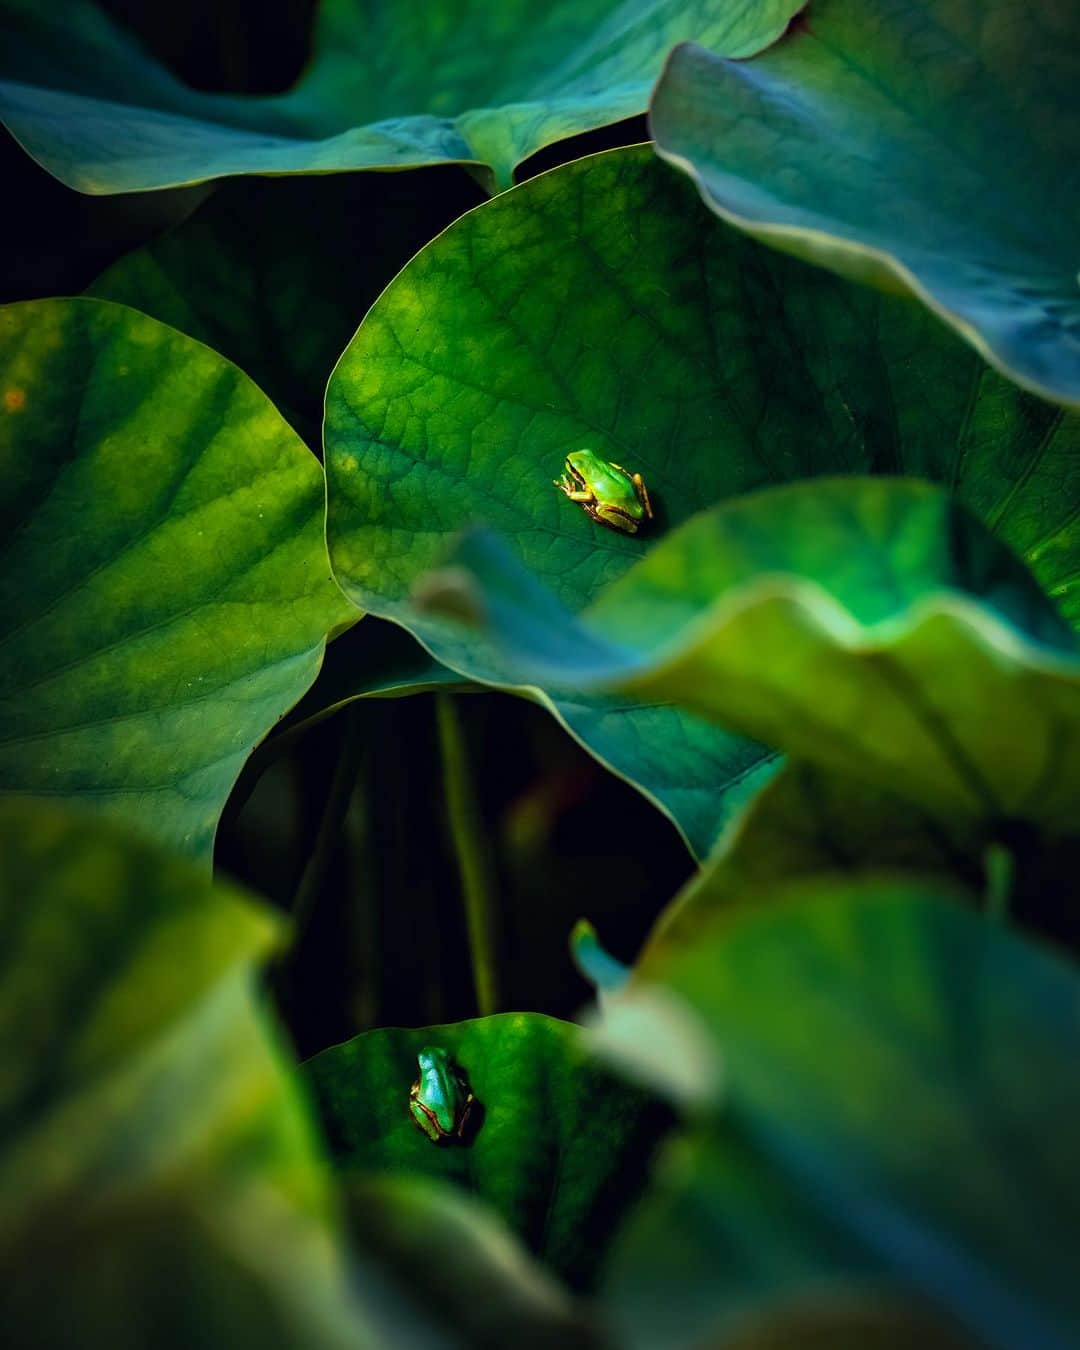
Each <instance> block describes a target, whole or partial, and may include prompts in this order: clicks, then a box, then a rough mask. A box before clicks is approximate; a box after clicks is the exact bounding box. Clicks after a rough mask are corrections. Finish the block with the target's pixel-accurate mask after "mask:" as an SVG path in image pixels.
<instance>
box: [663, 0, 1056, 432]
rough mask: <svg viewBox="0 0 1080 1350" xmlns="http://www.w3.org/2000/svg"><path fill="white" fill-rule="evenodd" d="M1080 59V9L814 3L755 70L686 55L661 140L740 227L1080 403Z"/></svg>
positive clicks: (671, 76)
mask: <svg viewBox="0 0 1080 1350" xmlns="http://www.w3.org/2000/svg"><path fill="white" fill-rule="evenodd" d="M1078 43H1080V10H1078V8H1077V6H1076V4H1075V3H1074V2H1073V0H1036V3H1032V2H1031V0H995V2H994V4H993V5H992V6H991V7H986V6H983V5H972V4H970V3H969V0H884V2H883V3H878V4H876V5H874V7H873V9H872V10H871V11H868V10H867V8H866V6H865V5H863V4H861V3H859V0H813V3H812V4H811V5H810V6H809V8H808V10H807V11H806V14H805V15H804V16H803V17H802V18H800V20H799V21H798V22H796V23H795V24H793V25H792V26H791V28H790V29H789V31H788V32H787V33H786V34H785V35H784V36H783V37H782V38H781V39H780V41H778V42H777V43H776V44H775V45H774V46H773V47H771V48H770V49H769V50H768V51H767V52H765V53H763V54H762V55H760V56H758V57H757V58H756V59H754V60H753V61H749V62H741V61H732V60H729V59H726V56H727V54H726V53H721V54H719V55H714V54H713V53H711V52H709V51H705V50H702V49H701V48H700V47H697V46H693V45H688V46H683V47H680V48H678V49H677V50H676V51H675V52H674V53H673V54H672V57H671V59H670V60H669V62H668V65H667V68H666V70H665V72H664V75H663V78H662V79H661V81H660V83H659V85H658V86H657V89H656V92H655V94H654V96H653V104H652V114H651V125H652V132H653V135H654V136H655V138H656V143H657V149H658V151H659V153H660V154H661V155H663V156H664V157H665V158H666V159H669V160H670V161H671V162H672V163H673V164H676V165H677V166H678V167H680V168H682V169H685V170H686V171H687V172H688V173H689V174H690V175H691V176H692V178H693V179H694V180H695V182H696V183H697V184H698V186H699V188H700V190H701V193H702V196H703V197H704V198H705V200H706V201H707V202H708V203H709V205H710V206H711V207H712V208H713V209H714V210H715V211H716V212H717V213H718V214H720V215H722V216H723V217H724V219H725V220H728V221H730V222H732V223H734V224H736V225H739V226H740V227H742V228H743V229H746V230H748V231H749V232H750V233H751V234H754V235H756V236H757V237H758V238H759V239H763V240H766V241H767V242H769V243H772V244H774V245H775V246H776V247H778V248H782V249H784V250H786V251H788V252H792V253H796V254H799V255H800V256H802V257H805V258H809V259H811V260H812V261H814V262H817V263H821V264H823V265H824V266H826V267H830V268H834V269H835V270H837V271H839V272H842V273H844V274H845V275H848V276H854V277H856V278H858V279H861V280H869V281H872V282H875V283H877V284H879V285H884V286H886V287H889V288H893V289H895V288H897V287H900V288H906V289H908V290H910V291H911V292H912V293H914V294H915V295H917V296H919V297H920V299H922V300H924V301H925V302H926V303H927V304H928V305H930V306H931V308H932V309H933V310H934V311H935V313H937V314H939V315H940V316H941V317H942V318H944V319H945V320H946V321H947V322H948V323H950V324H952V326H953V327H954V328H955V329H956V330H957V331H958V332H960V333H961V334H962V335H963V336H964V337H965V338H966V339H967V340H968V341H969V342H971V343H972V344H973V345H974V346H975V347H976V348H977V349H978V350H979V351H980V352H982V353H983V355H985V356H986V357H987V359H988V360H990V361H992V362H993V363H994V365H996V366H998V367H999V369H1001V370H1004V371H1005V372H1006V373H1007V374H1009V375H1010V376H1012V377H1013V378H1014V379H1017V380H1019V381H1020V382H1021V383H1022V384H1025V385H1027V386H1028V387H1029V388H1031V389H1034V390H1036V391H1038V392H1041V393H1043V394H1045V395H1047V396H1048V397H1051V398H1055V399H1059V400H1061V401H1062V402H1063V403H1068V404H1072V405H1073V406H1077V405H1080V291H1078V289H1077V286H1078V272H1077V266H1078V261H1080V260H1078V256H1077V250H1076V239H1077V235H1078V233H1080V176H1078V175H1077V173H1076V172H1075V165H1076V163H1077V161H1078V160H1080V101H1078V100H1077V97H1076V58H1075V53H1076V48H1077V45H1078ZM704 45H705V46H708V45H709V44H708V43H706V44H704Z"/></svg>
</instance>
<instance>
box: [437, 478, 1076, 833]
mask: <svg viewBox="0 0 1080 1350" xmlns="http://www.w3.org/2000/svg"><path fill="white" fill-rule="evenodd" d="M431 589H432V595H433V599H434V598H436V597H437V598H438V602H439V603H440V605H443V606H446V605H447V604H448V603H450V601H451V600H452V601H453V603H454V604H456V605H457V606H459V607H468V606H472V607H473V609H474V611H475V619H476V620H477V621H478V622H479V623H481V624H485V623H486V630H487V631H488V633H489V634H491V635H493V636H495V637H497V638H498V639H499V640H500V641H501V644H502V650H503V653H504V656H505V658H506V659H507V661H508V662H509V663H510V666H511V668H512V669H514V670H516V671H517V672H518V673H519V676H520V678H523V679H535V680H537V681H539V682H551V683H555V682H558V683H561V684H565V685H572V684H576V685H577V686H578V687H579V688H582V689H595V688H618V689H620V690H622V691H624V692H627V693H633V692H639V693H640V694H642V695H643V696H645V697H653V698H667V699H671V700H672V701H674V702H676V703H678V704H681V705H683V706H686V707H689V708H692V709H695V710H697V711H700V712H701V713H703V714H705V715H707V716H711V717H715V718H716V719H717V720H718V721H721V722H723V723H724V724H725V725H728V726H731V727H734V728H736V729H738V730H740V731H743V732H744V733H745V734H747V735H751V736H755V737H759V738H760V739H762V740H763V741H766V742H768V743H769V744H772V745H775V746H777V747H778V748H780V749H781V750H784V751H785V752H787V753H789V754H791V755H793V756H794V757H795V758H797V759H802V760H806V761H808V762H810V763H813V764H817V765H820V766H822V767H824V768H827V769H829V770H831V771H834V772H836V773H840V774H844V775H848V776H850V777H852V778H855V779H860V780H862V781H864V782H866V783H868V784H869V785H871V786H872V787H875V788H877V789H879V790H882V791H886V792H891V793H893V794H895V795H896V796H897V797H900V798H901V799H904V800H906V801H908V802H911V803H913V804H914V805H915V806H917V807H920V808H922V809H924V810H926V811H927V812H928V813H929V814H931V815H940V816H942V817H944V818H946V819H949V820H952V821H954V822H956V823H957V824H958V825H959V826H960V827H962V826H963V823H964V822H969V821H970V822H980V823H982V824H986V825H993V826H997V827H1003V826H1005V824H1006V823H1007V822H1008V823H1015V822H1032V823H1034V824H1035V825H1037V826H1041V827H1044V828H1046V829H1047V830H1050V831H1061V832H1068V831H1075V829H1076V803H1077V801H1078V800H1080V650H1078V647H1077V643H1076V641H1075V638H1074V636H1073V634H1072V632H1071V630H1070V629H1069V628H1068V627H1067V626H1066V625H1065V623H1064V622H1063V621H1062V619H1061V618H1060V617H1059V616H1058V615H1057V613H1056V612H1055V611H1054V609H1053V607H1052V606H1051V605H1050V604H1049V602H1048V601H1047V600H1046V599H1045V597H1044V596H1043V595H1042V594H1041V593H1040V591H1039V588H1038V586H1037V585H1036V583H1035V582H1034V580H1033V579H1032V577H1031V575H1030V574H1029V573H1028V572H1027V571H1025V569H1024V568H1023V567H1022V566H1021V565H1020V564H1019V563H1018V561H1017V560H1016V559H1015V557H1013V556H1012V555H1011V554H1010V553H1009V552H1008V551H1007V550H1005V549H1003V548H1001V546H1000V545H999V544H997V542H996V541H995V540H994V539H993V538H992V537H991V536H990V535H989V534H988V533H986V532H985V531H984V530H983V529H982V528H981V527H980V526H979V525H978V522H977V521H976V520H975V519H974V518H973V517H972V516H970V515H968V513H967V512H966V511H965V510H963V509H962V508H960V507H958V506H957V505H956V504H955V503H954V502H952V501H951V500H950V498H949V497H948V496H947V495H946V494H945V493H944V492H943V491H941V490H940V489H939V488H936V487H932V486H931V485H929V484H926V483H920V482H915V481H910V480H892V481H888V480H882V479H872V478H847V479H840V478H837V479H830V480H825V481H819V482H814V483H800V484H791V485H787V486H785V487H780V488H774V489H771V490H769V491H766V492H761V493H757V494H754V495H752V496H750V497H747V498H743V499H741V500H737V501H732V502H727V503H725V504H723V505H722V506H719V507H715V508H713V509H712V510H710V511H706V512H702V513H701V515H699V516H698V517H697V518H696V519H694V520H691V521H689V522H687V524H686V525H684V526H683V527H682V528H681V529H679V530H677V531H674V532H673V533H672V534H670V535H669V536H668V537H667V538H666V539H664V540H663V541H662V542H661V543H660V544H658V545H657V546H656V547H655V548H654V549H653V550H652V552H651V553H650V554H649V555H648V556H647V557H646V558H645V559H643V560H642V561H641V562H639V563H638V564H637V566H636V567H634V568H633V569H631V571H629V572H628V573H627V574H626V575H625V576H624V577H623V578H621V579H620V580H619V581H617V582H614V583H613V584H612V585H611V586H609V587H608V588H607V590H606V591H604V592H603V593H601V595H600V596H599V597H598V598H597V599H596V601H595V602H594V603H593V605H592V606H591V607H590V609H589V610H588V611H586V613H585V615H583V616H582V620H578V619H576V618H574V617H573V616H571V615H570V614H568V613H567V612H566V611H565V610H563V609H561V608H560V607H559V606H558V604H557V603H556V602H555V600H554V598H553V597H552V596H551V595H550V593H549V592H547V591H545V590H544V589H543V588H541V587H539V586H538V585H537V583H536V582H535V580H534V579H532V578H531V577H530V576H529V574H528V573H526V572H524V571H523V569H521V568H520V567H517V566H516V565H515V563H514V560H513V559H512V558H510V557H509V556H508V554H507V553H506V551H505V550H504V549H503V548H501V547H499V546H498V544H497V541H496V540H494V539H493V538H491V537H490V536H487V535H485V534H482V533H481V534H476V535H473V536H471V537H469V538H468V539H467V540H466V541H464V542H463V544H462V546H461V548H460V549H459V552H458V554H457V561H456V566H455V567H454V569H453V570H452V571H449V572H448V573H447V582H446V586H445V590H446V594H444V595H442V596H439V595H438V591H437V589H436V588H435V587H434V586H433V587H432V588H431Z"/></svg>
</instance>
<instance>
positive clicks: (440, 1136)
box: [409, 1045, 474, 1144]
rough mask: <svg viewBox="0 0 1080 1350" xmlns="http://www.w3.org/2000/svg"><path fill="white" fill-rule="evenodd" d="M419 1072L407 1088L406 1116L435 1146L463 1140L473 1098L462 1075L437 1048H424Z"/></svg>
mask: <svg viewBox="0 0 1080 1350" xmlns="http://www.w3.org/2000/svg"><path fill="white" fill-rule="evenodd" d="M416 1062H417V1064H418V1065H419V1066H420V1073H419V1076H418V1077H417V1080H416V1082H415V1083H414V1084H413V1085H412V1087H411V1088H410V1089H409V1113H410V1114H411V1116H412V1118H413V1120H414V1121H415V1122H416V1124H417V1125H418V1126H419V1127H420V1129H422V1130H423V1131H424V1133H425V1134H426V1135H427V1137H428V1138H429V1139H430V1140H431V1141H432V1143H434V1144H441V1143H443V1141H444V1140H447V1139H449V1138H451V1136H453V1135H456V1136H457V1137H458V1138H459V1139H462V1138H464V1135H465V1127H466V1125H467V1124H468V1120H469V1116H470V1114H471V1112H472V1106H473V1101H474V1098H473V1095H472V1093H471V1092H470V1090H469V1085H468V1083H467V1082H466V1080H465V1076H464V1074H462V1073H461V1071H460V1070H459V1069H456V1068H455V1067H454V1065H453V1063H452V1061H451V1059H450V1055H449V1053H448V1052H447V1051H446V1050H443V1049H442V1048H441V1047H440V1046H437V1045H425V1046H424V1048H423V1049H422V1050H421V1051H420V1053H419V1054H418V1055H417V1056H416Z"/></svg>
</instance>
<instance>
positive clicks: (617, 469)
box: [553, 450, 652, 534]
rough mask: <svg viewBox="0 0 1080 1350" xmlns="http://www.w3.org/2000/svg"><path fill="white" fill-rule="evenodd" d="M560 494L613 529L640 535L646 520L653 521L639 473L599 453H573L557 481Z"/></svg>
mask: <svg viewBox="0 0 1080 1350" xmlns="http://www.w3.org/2000/svg"><path fill="white" fill-rule="evenodd" d="M553 481H554V483H555V486H556V487H557V488H558V489H559V491H560V492H565V493H566V495H567V496H568V497H569V498H570V500H571V501H572V502H578V503H580V505H581V508H582V510H583V511H584V512H585V514H586V515H589V516H592V518H593V520H599V521H600V522H601V523H602V524H604V525H610V526H611V528H612V529H613V530H622V531H624V532H625V533H626V534H637V531H638V526H639V525H640V524H641V522H642V521H643V520H646V519H648V520H652V504H651V503H650V501H649V490H648V488H646V486H645V481H644V479H643V478H642V476H641V474H639V473H628V472H627V471H626V469H624V468H623V467H622V466H621V465H619V464H612V463H611V461H610V460H606V459H602V458H601V457H600V456H599V455H598V454H597V453H596V451H595V450H573V451H571V453H570V454H569V455H567V456H566V471H565V472H564V474H563V476H562V478H561V479H558V478H556V479H554V480H553Z"/></svg>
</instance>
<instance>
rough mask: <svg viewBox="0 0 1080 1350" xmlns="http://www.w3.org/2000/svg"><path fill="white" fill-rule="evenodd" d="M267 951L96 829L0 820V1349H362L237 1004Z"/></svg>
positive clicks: (301, 1133) (273, 1078) (220, 897)
mask: <svg viewBox="0 0 1080 1350" xmlns="http://www.w3.org/2000/svg"><path fill="white" fill-rule="evenodd" d="M275 932H276V925H275V924H274V923H272V922H271V920H270V919H269V917H268V916H267V915H265V914H264V913H262V912H261V911H258V910H256V909H255V908H254V907H252V906H250V905H249V904H248V903H247V902H246V901H245V900H244V899H243V898H242V897H241V896H240V895H239V894H238V893H235V892H232V891H230V890H229V889H228V888H223V887H218V888H215V889H211V888H210V887H209V886H208V885H207V883H206V882H204V881H203V880H202V878H201V877H200V875H199V874H198V872H197V871H196V870H194V869H193V868H192V867H191V865H190V864H189V863H187V862H182V861H178V860H174V859H172V858H170V857H169V856H167V855H165V854H163V853H161V852H160V851H159V850H158V849H157V848H156V847H152V846H150V845H147V844H143V843H139V842H132V841H129V840H126V839H125V838H124V837H122V836H121V835H119V834H118V833H117V832H116V830H115V827H114V826H112V825H111V824H109V823H106V822H102V821H101V820H99V819H98V818H97V817H94V816H92V815H83V814H70V815H69V814H67V813H65V812H61V811H60V810H59V809H58V808H57V807H55V806H54V805H52V804H44V803H39V802H24V801H16V800H9V801H7V802H4V803H0V933H2V945H0V976H2V978H0V1064H2V1066H3V1068H2V1071H0V1270H2V1271H3V1279H2V1280H0V1287H2V1291H3V1292H2V1293H0V1321H2V1322H3V1324H4V1330H3V1332H0V1337H2V1339H3V1340H4V1343H5V1344H13V1345H15V1344H17V1345H20V1346H21V1345H41V1346H46V1345H57V1346H60V1345H65V1344H67V1345H71V1344H74V1343H78V1344H80V1345H87V1346H95V1347H96V1346H98V1345H101V1346H105V1345H117V1344H120V1345H130V1346H136V1345H139V1344H146V1340H145V1337H146V1336H147V1335H148V1334H149V1329H150V1328H149V1323H150V1321H151V1320H152V1317H153V1316H154V1315H157V1316H158V1317H159V1318H163V1319H164V1330H163V1332H162V1334H163V1336H164V1338H165V1339H164V1340H162V1341H161V1343H162V1344H167V1345H169V1346H190V1345H195V1344H208V1343H213V1342H214V1339H215V1337H216V1336H217V1335H228V1336H229V1340H228V1343H229V1344H241V1345H245V1346H246V1345H255V1344H270V1345H272V1346H281V1347H285V1346H290V1347H296V1348H297V1350H299V1347H300V1346H302V1345H313V1344H314V1345H319V1346H322V1345H327V1346H344V1345H356V1344H362V1343H363V1336H362V1326H361V1325H360V1323H359V1322H357V1323H355V1324H354V1323H353V1320H352V1312H351V1310H350V1308H349V1304H348V1301H347V1298H346V1293H345V1285H344V1274H345V1272H344V1266H343V1263H342V1261H341V1255H340V1251H339V1249H338V1248H337V1246H336V1236H335V1234H336V1227H337V1225H336V1219H335V1213H334V1206H333V1203H332V1201H333V1197H332V1194H331V1192H330V1190H329V1186H328V1178H327V1175H326V1172H325V1168H324V1167H323V1165H322V1162H321V1159H320V1155H319V1150H318V1147H317V1144H316V1140H315V1136H314V1133H313V1131H312V1128H311V1122H310V1118H309V1115H308V1111H307V1109H306V1104H305V1103H304V1102H303V1101H302V1099H301V1098H300V1096H299V1093H298V1090H297V1086H296V1083H295V1082H294V1081H293V1080H292V1079H291V1078H290V1077H289V1076H288V1074H287V1072H286V1070H285V1068H284V1065H283V1062H282V1059H281V1057H280V1055H279V1051H278V1047H277V1045H276V1043H275V1038H274V1037H273V1036H272V1035H271V1034H270V1033H269V1031H268V1028H267V1025H266V1023H265V1020H264V1017H263V1014H262V1011H261V1009H260V1008H259V1006H258V1002H257V999H256V996H255V985H254V966H255V963H256V962H257V961H259V959H260V958H262V957H263V956H264V955H265V954H266V952H267V951H268V949H269V947H270V945H271V943H272V942H273V941H274V939H275ZM286 1250H287V1251H288V1253H289V1259H288V1261H285V1260H283V1259H282V1253H283V1252H284V1251H286ZM173 1316H175V1317H176V1318H177V1319H178V1320H177V1321H176V1322H175V1323H174V1322H173V1320H172V1317H173ZM233 1337H235V1339H233ZM72 1338H74V1339H72ZM140 1338H142V1339H140ZM153 1339H154V1340H155V1342H156V1341H158V1340H159V1336H158V1335H157V1334H155V1335H154V1337H153Z"/></svg>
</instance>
